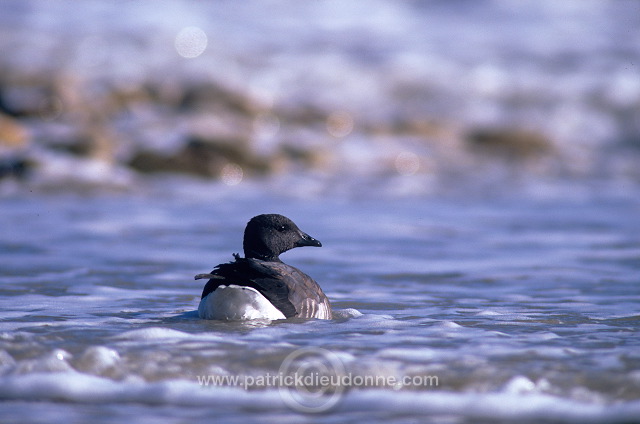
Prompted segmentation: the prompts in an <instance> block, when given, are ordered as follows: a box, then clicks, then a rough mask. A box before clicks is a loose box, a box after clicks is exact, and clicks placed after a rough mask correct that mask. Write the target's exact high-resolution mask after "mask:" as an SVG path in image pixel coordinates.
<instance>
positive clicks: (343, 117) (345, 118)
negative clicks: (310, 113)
mask: <svg viewBox="0 0 640 424" xmlns="http://www.w3.org/2000/svg"><path fill="white" fill-rule="evenodd" d="M327 131H328V132H329V134H331V135H332V136H334V137H336V138H342V137H346V136H348V135H349V134H351V131H353V117H352V116H351V114H350V113H348V112H345V111H337V112H333V113H332V114H331V115H329V117H328V118H327Z"/></svg>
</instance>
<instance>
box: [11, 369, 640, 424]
mask: <svg viewBox="0 0 640 424" xmlns="http://www.w3.org/2000/svg"><path fill="white" fill-rule="evenodd" d="M510 385H511V386H513V387H512V388H514V390H507V391H503V392H497V393H469V392H451V391H444V390H442V391H441V390H438V389H436V388H432V389H429V390H423V391H406V390H380V389H363V390H351V391H349V392H348V393H346V394H345V397H344V398H343V400H342V402H341V403H340V404H339V405H338V407H337V409H336V410H335V411H332V412H335V413H341V412H349V413H355V412H366V413H374V414H375V413H377V412H384V414H385V416H394V415H396V414H402V415H403V416H408V415H415V416H425V415H439V414H444V415H447V416H451V415H452V414H455V415H456V416H462V417H467V418H471V419H474V418H475V419H492V420H500V419H502V420H522V419H528V420H548V421H563V422H572V423H573V422H575V423H589V422H614V421H625V420H626V421H633V420H635V419H636V418H637V417H638V416H640V401H630V402H616V403H610V404H606V403H600V402H582V401H576V400H570V399H564V398H559V397H556V396H552V395H549V394H544V393H539V392H537V391H536V390H530V389H532V388H533V389H535V386H536V384H533V383H532V382H531V381H530V380H528V379H526V378H525V377H522V378H521V379H520V380H518V381H515V382H512V383H510ZM538 385H539V384H538ZM522 388H524V389H525V390H522ZM0 398H2V399H4V400H21V401H36V400H37V401H51V402H59V401H65V402H69V403H90V404H106V403H120V404H121V406H120V407H121V408H126V404H131V403H141V404H152V405H174V406H203V407H209V408H212V407H213V408H216V409H219V410H220V409H227V410H228V409H233V408H236V409H239V410H245V411H246V408H251V410H253V411H255V412H258V411H273V412H277V413H278V414H281V413H283V412H291V411H290V410H288V409H287V408H286V407H285V405H284V403H283V400H282V398H281V397H280V393H279V391H278V390H275V389H267V390H254V391H245V390H243V389H241V388H237V387H225V386H208V387H204V386H200V385H199V384H198V383H197V382H195V381H187V380H165V381H161V382H150V383H148V382H144V381H140V380H133V381H113V380H110V379H106V378H102V377H96V376H91V375H86V374H81V373H77V372H63V373H33V374H28V375H10V376H3V377H0Z"/></svg>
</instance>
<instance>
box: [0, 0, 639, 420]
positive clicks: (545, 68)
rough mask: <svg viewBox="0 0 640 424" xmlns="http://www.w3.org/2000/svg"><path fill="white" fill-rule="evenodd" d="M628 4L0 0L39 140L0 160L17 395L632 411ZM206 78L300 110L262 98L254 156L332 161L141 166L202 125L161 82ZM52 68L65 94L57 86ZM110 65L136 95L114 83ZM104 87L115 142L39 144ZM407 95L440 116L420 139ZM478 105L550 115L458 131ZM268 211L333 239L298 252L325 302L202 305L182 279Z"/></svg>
mask: <svg viewBox="0 0 640 424" xmlns="http://www.w3.org/2000/svg"><path fill="white" fill-rule="evenodd" d="M639 5H640V3H638V2H635V1H626V0H620V1H615V2H614V1H608V2H607V1H571V0H567V1H562V2H558V1H553V0H537V1H521V2H517V4H516V3H515V2H507V1H497V0H496V1H477V2H469V1H446V2H443V1H428V2H427V1H424V2H417V1H405V2H396V1H385V0H372V1H366V2H364V1H360V2H357V1H355V2H353V1H339V2H337V1H314V2H274V1H245V2H242V3H241V4H240V3H239V2H231V1H217V2H196V1H191V0H176V1H162V2H142V1H135V0H133V1H132V0H123V1H112V2H101V1H94V0H84V1H82V2H78V1H66V0H60V1H55V2H53V1H45V0H20V1H16V0H6V1H3V2H1V4H0V51H1V52H2V54H1V55H0V66H1V67H2V74H0V76H2V78H0V82H1V83H2V84H4V85H3V86H2V87H0V89H1V90H2V91H1V93H0V95H1V99H2V101H3V103H2V104H0V110H2V113H3V114H5V113H9V112H12V111H13V113H15V114H16V116H14V118H15V120H16V121H17V122H18V123H19V124H20V125H22V126H24V128H25V129H26V131H27V132H29V133H30V134H31V135H32V137H33V138H34V140H35V141H33V142H32V145H31V146H27V147H26V148H30V149H31V150H30V151H29V152H28V153H29V155H28V158H29V159H32V160H34V161H35V162H36V163H37V166H34V169H33V170H32V175H30V176H28V177H27V178H26V180H23V181H18V182H16V181H13V180H2V181H0V421H2V422H15V423H21V424H24V423H49V422H68V423H75V422H77V423H86V422H106V423H121V422H123V421H131V422H135V423H154V424H155V423H157V422H176V423H178V422H181V423H183V422H192V423H205V422H206V423H209V422H213V421H220V422H237V423H243V424H244V423H246V422H253V421H260V422H278V423H288V422H290V423H299V422H325V423H342V422H374V423H375V422H380V423H383V422H384V423H386V422H391V421H394V422H407V423H409V422H421V421H430V422H442V423H478V422H480V423H482V422H486V423H501V422H502V423H508V422H519V423H526V422H532V423H533V422H535V423H538V422H553V423H556V422H569V423H589V422H599V423H612V422H635V421H638V420H639V417H640V335H639V333H638V332H639V329H640V286H639V285H640V219H639V218H638V217H639V216H640V188H639V186H640V184H639V183H638V182H639V181H640V165H639V163H640V162H639V159H638V158H639V157H640V155H639V153H638V151H639V150H638V140H640V137H638V134H639V133H640V128H639V127H638V122H640V121H639V120H638V118H637V117H638V111H639V110H640V79H638V75H640V72H639V71H638V69H639V68H638V66H640V65H639V64H640V32H639V31H640V6H639ZM203 34H204V35H205V37H203ZM192 79H195V80H197V81H200V80H204V81H206V82H208V83H210V84H212V85H213V86H215V87H218V86H223V87H231V91H232V92H233V93H236V94H238V95H239V96H240V98H246V99H250V100H251V101H253V102H254V103H251V105H250V106H251V107H256V108H257V110H262V109H261V108H263V109H265V110H270V108H273V109H274V110H277V111H284V112H283V117H282V119H281V120H278V119H275V118H277V116H276V117H275V118H274V117H273V116H270V115H266V116H263V115H261V116H259V117H260V118H261V119H260V120H257V121H256V122H258V123H260V124H261V125H258V126H259V127H261V128H262V127H264V128H262V130H265V131H257V132H258V133H261V132H263V133H268V134H266V135H267V136H268V137H267V136H265V137H257V138H256V139H252V140H251V142H253V143H254V145H253V147H255V151H252V153H255V154H268V153H269V152H270V149H274V150H277V148H278V143H280V142H281V141H282V140H283V138H286V137H289V138H291V139H293V140H294V142H295V143H298V144H300V145H305V146H306V145H307V144H309V145H311V146H314V143H315V145H321V147H323V148H325V149H328V150H330V151H331V154H332V156H331V155H329V156H330V157H331V158H332V160H333V162H331V163H330V164H329V165H326V166H324V167H322V166H320V167H319V168H314V169H305V168H304V167H298V168H294V169H285V170H284V171H283V172H282V173H281V174H279V175H271V176H263V177H255V176H254V177H251V175H250V173H249V172H248V171H249V170H247V172H246V175H244V174H242V173H241V172H240V173H238V172H235V173H232V175H231V176H230V178H228V179H225V178H222V181H218V180H215V181H213V180H211V181H209V180H207V181H204V180H199V179H196V178H187V177H184V176H177V175H154V176H147V177H142V176H140V175H138V174H135V172H133V171H132V170H131V169H128V168H126V163H127V161H126V160H125V159H122V158H123V157H125V158H126V154H127V152H129V153H130V151H131V150H133V149H134V148H145V149H146V148H151V147H153V148H158V149H160V150H162V149H164V150H171V149H172V148H175V146H174V144H173V143H174V142H175V141H176V139H180V137H178V136H180V135H184V134H182V133H180V130H181V129H183V128H184V127H185V126H187V122H185V117H184V116H183V115H180V111H179V110H173V109H171V108H170V107H168V106H167V105H166V104H160V105H156V104H154V103H153V102H150V101H147V103H145V98H146V97H145V96H147V95H149V93H150V92H152V91H153V89H155V88H157V87H160V88H162V89H165V90H167V92H168V94H167V93H165V95H166V96H168V97H170V98H171V97H172V96H174V95H175V96H177V97H179V94H180V93H179V91H180V90H181V89H182V88H181V87H182V85H185V86H188V84H187V83H188V82H190V81H191V80H192ZM51 81H53V83H52V82H51ZM157 81H160V82H161V83H157V84H155V85H154V84H151V83H154V82H157ZM147 83H149V84H150V86H151V89H150V90H148V91H145V90H141V89H140V87H145V86H146V84H147ZM183 83H184V84H183ZM40 84H43V85H40ZM51 87H54V88H56V90H60V91H61V92H63V93H62V94H65V93H66V95H67V96H68V100H69V102H70V104H69V105H67V104H58V105H57V106H56V103H55V102H54V103H53V104H52V105H49V104H45V105H44V106H46V107H44V108H42V104H41V101H42V100H43V97H42V92H44V93H45V94H46V92H47V90H49V89H51ZM109 89H113V90H115V91H117V93H118V95H122V94H123V93H124V94H125V97H127V96H129V97H131V98H133V99H134V100H135V99H136V98H137V97H136V96H138V95H141V93H142V96H141V97H139V98H137V99H138V100H140V101H139V102H137V103H136V102H135V101H133V102H132V103H130V104H126V105H124V106H123V105H120V106H116V109H109V107H114V106H113V104H111V103H101V99H104V98H109V96H107V95H106V94H105V91H108V90H109ZM173 90H176V91H177V92H178V94H176V93H175V92H174V91H173ZM62 94H60V95H61V96H62ZM107 94H108V93H107ZM62 97H64V96H62ZM115 97H116V99H117V98H119V97H118V96H115ZM78 99H79V100H78ZM44 100H45V103H46V101H50V100H51V99H47V98H46V96H45V97H44ZM53 100H56V99H53ZM58 100H60V99H58ZM60 101H61V100H60ZM73 101H77V102H79V103H76V104H75V109H74V108H73V107H74V104H73ZM92 101H95V102H96V103H92ZM83 102H85V103H83ZM116 104H117V102H116ZM103 107H105V108H107V111H106V112H108V113H106V114H105V111H104V110H103V109H102V108H103ZM118 107H119V109H118ZM5 108H6V111H5ZM39 108H40V109H44V110H40V109H39ZM87 108H88V109H91V110H93V111H94V112H96V113H94V115H90V116H89V118H97V122H98V124H102V125H104V126H105V127H106V129H107V130H108V131H107V133H108V134H115V136H114V137H113V138H114V140H115V143H116V144H117V145H115V146H112V147H113V152H114V153H113V157H112V158H111V159H112V160H113V162H112V163H108V162H106V163H105V162H99V161H96V160H94V159H95V158H87V157H82V156H72V155H71V154H65V153H61V150H62V151H64V148H63V149H60V148H59V147H55V146H53V147H52V146H51V144H54V143H53V142H52V141H51V140H52V139H55V140H58V141H59V139H60V138H62V139H63V141H64V138H65V137H66V136H68V135H69V134H71V135H73V134H76V133H77V132H78V131H80V130H82V129H84V128H80V130H79V129H78V128H76V126H82V125H87V121H88V122H89V123H91V119H84V118H86V116H84V115H83V114H82V113H81V112H82V111H83V110H85V109H87ZM92 108H93V109H92ZM249 109H251V108H249ZM158 110H159V111H160V112H159V113H158ZM309 110H310V111H312V112H313V111H320V112H322V113H327V114H329V117H332V116H333V117H334V118H335V117H337V118H339V119H337V121H338V123H342V124H343V125H324V121H322V120H320V121H318V122H320V124H318V122H316V121H311V124H309V123H308V122H307V121H305V119H306V115H305V113H306V111H309ZM16 111H17V112H16ZM20 111H22V112H21V113H23V116H20V113H18V112H20ZM24 111H31V112H33V111H35V113H32V114H31V115H29V114H27V115H26V116H25V115H24V113H26V112H24ZM38 111H39V112H43V113H38ZM291 111H293V112H291ZM297 111H302V112H301V113H300V114H298V115H297V114H296V113H294V112H297ZM224 112H228V111H224ZM334 112H335V113H336V115H334V114H333V113H334ZM207 113H210V114H211V116H213V115H214V114H213V112H207ZM69 115H70V116H71V117H69ZM222 115H223V116H227V115H225V114H224V113H223V114H222ZM105 116H108V117H110V119H106V118H105ZM233 116H234V117H235V118H238V117H237V116H235V115H233ZM73 117H76V118H77V119H76V120H74V119H72V118H73ZM253 118H254V116H243V117H242V119H244V120H245V121H246V120H249V119H253ZM57 119H59V120H60V121H61V122H57V121H56V120H57ZM238 119H239V121H238V122H242V123H246V122H245V121H243V120H242V119H240V118H238ZM214 121H215V119H214ZM414 121H415V122H418V123H423V124H424V123H425V122H426V123H427V124H429V123H434V124H433V126H434V128H435V130H434V131H431V132H430V131H425V132H424V133H420V134H421V135H420V137H418V138H417V139H416V137H415V136H414V138H410V139H409V140H407V139H406V138H407V136H406V133H403V131H404V130H406V126H405V127H404V129H403V127H402V125H404V124H406V123H407V122H409V123H410V122H414ZM216 122H217V121H216ZM331 122H333V120H332V119H328V120H327V124H331ZM214 123H215V122H214ZM234 123H236V121H233V122H232V124H234ZM345 123H346V124H345ZM379 123H380V125H379V126H376V125H377V124H379ZM396 123H399V124H402V125H399V126H398V127H397V128H396V127H394V125H395V124H396ZM403 123H404V124H403ZM94 124H95V123H94ZM230 126H231V127H233V125H230ZM427 126H428V125H427ZM484 126H488V127H489V128H498V129H500V128H524V129H527V130H531V129H534V130H535V132H536V133H539V134H542V135H544V136H546V137H547V138H548V139H549V140H551V141H550V142H549V146H548V147H549V150H550V152H551V153H549V152H548V154H549V155H550V157H549V158H543V159H542V160H541V162H542V163H539V162H536V161H537V160H538V159H540V158H536V157H534V158H527V157H524V158H521V157H517V155H515V156H516V157H510V155H509V154H507V155H506V156H507V157H505V155H497V156H496V157H492V156H491V154H490V153H489V154H488V156H484V157H483V159H482V160H480V162H481V163H480V164H478V163H477V162H476V161H475V157H474V156H472V155H471V154H470V153H468V152H467V149H466V147H465V146H464V144H463V143H462V142H460V143H458V144H456V143H450V144H447V143H448V142H450V141H451V140H449V139H448V135H447V134H449V132H448V131H449V130H451V132H452V133H453V135H452V136H451V137H452V138H456V139H461V140H464V134H462V135H461V134H456V131H458V130H460V131H462V132H464V130H467V129H474V128H479V127H484ZM92 128H93V127H91V126H90V125H89V129H92ZM225 128H226V127H225ZM371 128H373V129H371ZM394 128H396V129H394ZM98 129H99V130H103V129H104V128H103V127H100V128H98ZM278 130H279V131H280V132H279V131H278ZM74 131H75V132H74ZM80 132H82V131H80ZM434 132H435V133H437V134H436V135H435V136H434V135H433V133H434ZM442 132H444V133H446V134H445V136H441V135H442V134H441V133H442ZM231 134H232V135H234V133H231ZM76 135H77V134H76ZM81 135H82V134H81ZM99 135H104V134H103V133H100V134H99ZM258 135H260V134H258ZM262 135H265V134H262ZM432 138H433V139H432ZM132 140H133V141H132ZM134 141H135V142H137V143H139V145H135V146H134V145H133V144H135V143H134ZM458 141H460V140H458ZM0 142H2V143H4V139H2V140H0ZM325 145H326V146H329V147H328V148H327V147H325ZM0 147H2V148H4V147H5V146H4V144H2V146H0ZM63 147H64V146H63ZM0 150H1V149H0ZM164 150H163V151H164ZM265 152H266V153H265ZM0 153H2V154H4V152H3V151H0ZM503 153H504V152H503ZM0 159H1V158H0ZM103 159H104V158H103ZM545 159H547V160H548V161H549V163H547V162H545ZM394 162H395V166H394ZM398 164H401V165H402V164H404V165H406V166H404V165H403V166H398ZM232 169H236V171H237V168H232ZM223 177H224V175H223ZM260 213H281V214H284V215H286V216H288V217H290V218H291V219H293V220H294V222H296V223H297V224H298V225H299V226H300V228H301V229H302V230H304V231H305V232H307V233H309V234H310V235H312V236H313V237H315V238H317V239H318V240H320V241H321V242H322V243H323V247H322V248H310V247H309V248H301V249H294V250H292V251H290V252H287V253H285V254H283V255H282V259H283V260H284V261H285V262H286V263H289V264H291V265H293V266H296V267H298V268H299V269H301V270H302V271H304V272H305V273H307V274H309V275H310V276H312V277H313V278H314V279H315V280H316V281H317V282H318V283H319V284H320V285H321V287H322V288H323V290H324V291H325V292H326V294H327V295H328V297H329V299H330V301H331V303H332V305H333V308H334V314H335V317H334V319H333V320H329V321H319V320H309V321H302V320H296V319H291V320H284V321H275V322H266V321H257V322H221V321H206V320H200V319H199V318H198V317H197V314H196V309H197V306H198V302H199V299H200V294H201V292H202V287H203V281H196V280H194V279H193V277H194V275H196V274H199V273H206V272H209V271H211V269H212V268H213V267H214V266H215V265H217V264H219V263H222V262H227V261H230V260H232V259H233V257H232V254H233V253H242V252H241V250H242V232H243V230H244V226H245V225H246V222H247V221H248V220H249V219H250V218H251V217H252V216H254V215H257V214H260Z"/></svg>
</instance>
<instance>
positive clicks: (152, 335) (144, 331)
mask: <svg viewBox="0 0 640 424" xmlns="http://www.w3.org/2000/svg"><path fill="white" fill-rule="evenodd" d="M189 337H191V335H190V334H189V333H185V332H182V331H178V330H173V329H171V328H162V327H150V328H140V329H138V330H131V331H125V332H124V333H122V334H118V335H117V336H116V337H114V338H115V339H122V340H160V339H186V338H189Z"/></svg>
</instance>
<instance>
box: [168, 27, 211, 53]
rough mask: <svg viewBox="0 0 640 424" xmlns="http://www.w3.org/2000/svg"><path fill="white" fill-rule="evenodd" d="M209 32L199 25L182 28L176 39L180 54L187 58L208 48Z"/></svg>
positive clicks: (177, 49)
mask: <svg viewBox="0 0 640 424" xmlns="http://www.w3.org/2000/svg"><path fill="white" fill-rule="evenodd" d="M207 42H208V40H207V34H205V33H204V31H203V30H201V29H200V28H198V27H194V26H189V27H185V28H182V29H181V30H180V32H178V35H176V39H175V47H176V51H177V52H178V54H179V55H180V56H182V57H184V58H187V59H193V58H195V57H198V56H200V55H201V54H202V53H203V52H204V51H205V50H206V48H207Z"/></svg>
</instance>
